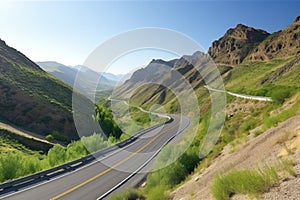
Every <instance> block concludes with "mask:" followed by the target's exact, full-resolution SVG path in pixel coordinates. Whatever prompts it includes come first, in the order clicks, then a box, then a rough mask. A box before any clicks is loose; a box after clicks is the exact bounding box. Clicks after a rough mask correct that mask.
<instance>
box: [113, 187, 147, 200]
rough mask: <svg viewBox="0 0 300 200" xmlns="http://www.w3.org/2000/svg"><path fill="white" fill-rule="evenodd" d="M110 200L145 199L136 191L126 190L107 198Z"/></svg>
mask: <svg viewBox="0 0 300 200" xmlns="http://www.w3.org/2000/svg"><path fill="white" fill-rule="evenodd" d="M109 199H110V200H145V199H146V198H145V197H144V196H143V195H142V194H141V192H140V191H138V190H136V189H128V190H125V191H123V192H120V193H117V194H115V195H113V196H112V197H110V198H109Z"/></svg>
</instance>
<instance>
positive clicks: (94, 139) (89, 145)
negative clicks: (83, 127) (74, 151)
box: [81, 133, 109, 153]
mask: <svg viewBox="0 0 300 200" xmlns="http://www.w3.org/2000/svg"><path fill="white" fill-rule="evenodd" d="M81 142H82V144H83V145H84V146H85V147H86V149H87V150H88V151H89V152H90V153H92V152H95V151H98V150H100V149H103V148H105V147H107V146H109V142H108V141H104V139H103V137H102V136H101V135H99V134H96V133H94V134H93V135H91V136H89V137H85V136H83V137H82V138H81Z"/></svg>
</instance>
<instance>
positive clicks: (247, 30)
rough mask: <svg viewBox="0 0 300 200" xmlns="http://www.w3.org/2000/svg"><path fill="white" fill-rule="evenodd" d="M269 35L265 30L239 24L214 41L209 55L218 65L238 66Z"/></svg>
mask: <svg viewBox="0 0 300 200" xmlns="http://www.w3.org/2000/svg"><path fill="white" fill-rule="evenodd" d="M268 35H269V33H268V32H266V31H264V30H260V29H255V28H252V27H248V26H246V25H243V24H238V25H237V26H236V27H235V28H230V29H229V30H228V31H227V32H226V33H225V35H224V36H223V37H221V38H220V39H218V40H216V41H214V42H213V43H212V46H211V47H210V48H209V50H208V53H209V54H210V56H211V57H212V58H213V59H214V61H215V62H216V63H217V64H226V65H238V64H239V63H241V62H242V61H243V59H244V58H245V57H246V56H247V55H248V53H249V52H250V51H251V50H252V49H253V48H254V47H255V46H256V45H257V44H258V43H259V42H261V41H263V40H264V39H265V38H266V37H267V36H268Z"/></svg>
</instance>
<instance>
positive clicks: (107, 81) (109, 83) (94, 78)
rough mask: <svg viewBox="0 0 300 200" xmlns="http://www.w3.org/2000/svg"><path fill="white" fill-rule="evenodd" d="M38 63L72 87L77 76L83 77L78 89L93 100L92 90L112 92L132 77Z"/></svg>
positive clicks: (50, 63) (56, 64) (46, 62)
mask: <svg viewBox="0 0 300 200" xmlns="http://www.w3.org/2000/svg"><path fill="white" fill-rule="evenodd" d="M36 63H37V64H38V65H39V66H40V67H41V68H42V69H43V70H45V71H46V72H48V73H49V74H52V75H53V76H55V77H56V78H58V79H60V80H62V81H63V82H65V83H67V84H68V85H70V86H71V87H73V86H74V83H75V79H76V78H78V77H77V75H80V76H81V77H80V79H78V80H77V84H76V87H77V88H76V89H77V90H78V91H79V92H81V93H82V94H84V95H85V96H90V98H91V99H92V98H93V97H92V96H93V94H94V93H95V91H92V90H93V89H91V88H95V87H96V92H101V91H104V92H106V91H111V90H113V89H114V88H115V87H116V86H118V85H120V84H122V83H123V82H124V81H125V80H124V79H126V78H129V77H130V76H129V75H114V74H111V73H106V72H103V73H101V72H96V71H94V70H91V69H90V68H88V67H86V66H83V65H77V66H74V67H71V66H66V65H64V64H61V63H57V62H55V61H44V62H36ZM98 81H99V82H98ZM96 85H97V86H96Z"/></svg>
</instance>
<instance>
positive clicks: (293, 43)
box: [246, 16, 300, 61]
mask: <svg viewBox="0 0 300 200" xmlns="http://www.w3.org/2000/svg"><path fill="white" fill-rule="evenodd" d="M299 53H300V16H298V17H296V19H295V20H294V22H293V23H292V24H291V25H289V26H288V27H287V28H285V29H284V30H282V31H278V32H276V33H273V34H272V35H270V36H269V37H267V38H266V39H265V40H264V41H263V42H262V43H261V44H259V45H258V46H257V47H256V48H255V49H254V50H253V51H252V53H251V54H250V55H249V56H247V58H246V60H250V61H257V60H258V61H265V60H270V59H273V58H288V57H291V56H295V55H297V54H299Z"/></svg>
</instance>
